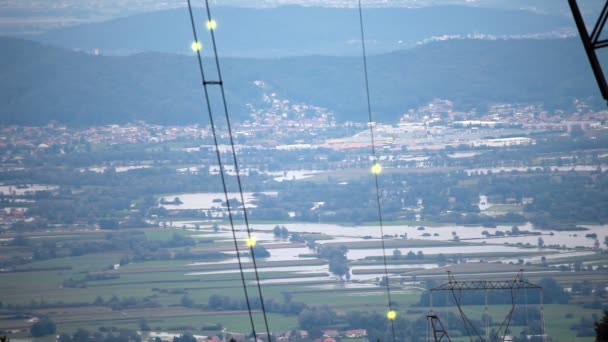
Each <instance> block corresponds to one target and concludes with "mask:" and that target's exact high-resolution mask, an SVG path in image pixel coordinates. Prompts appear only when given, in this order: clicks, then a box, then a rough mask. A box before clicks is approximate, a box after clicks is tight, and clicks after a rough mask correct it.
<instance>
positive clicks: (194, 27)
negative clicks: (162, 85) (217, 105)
mask: <svg viewBox="0 0 608 342" xmlns="http://www.w3.org/2000/svg"><path fill="white" fill-rule="evenodd" d="M187 3H188V13H189V16H190V23H191V25H192V34H193V36H194V44H195V45H194V46H195V47H198V48H195V49H194V50H195V51H196V57H197V62H198V68H199V73H200V76H201V79H202V84H203V90H204V96H205V101H206V105H207V112H208V115H209V122H210V125H211V132H212V136H213V142H214V145H215V153H216V157H217V161H218V165H219V169H220V172H219V173H220V178H221V182H222V189H223V192H224V197H225V199H226V209H227V212H228V219H229V222H230V228H231V231H232V238H233V242H234V248H235V250H236V256H237V262H238V267H239V273H240V277H241V284H242V287H243V292H244V295H245V302H246V305H247V313H248V316H249V322H250V324H251V329H252V334H253V337H254V338H255V340H256V341H257V333H256V329H255V323H254V321H253V313H252V308H251V301H250V299H249V293H248V290H247V285H246V282H245V274H244V271H243V263H242V260H241V255H240V250H239V246H238V242H237V238H236V229H235V226H234V219H233V215H232V207H231V205H230V199H229V196H228V188H227V185H226V177H225V172H224V165H223V163H222V158H221V154H220V149H219V143H218V140H217V132H216V128H215V123H214V119H213V111H212V109H211V102H210V96H209V90H208V88H207V85H208V84H210V83H208V82H207V79H206V76H205V72H204V68H203V62H202V58H201V53H200V45H199V44H200V42H199V40H198V34H197V31H196V24H195V20H194V15H193V11H192V3H191V1H190V0H187ZM208 15H209V12H208ZM209 20H211V19H209ZM211 31H212V32H213V30H211ZM214 46H215V43H214ZM215 56H216V59H217V51H216V55H215ZM216 65H217V66H218V74H219V62H217V61H216ZM218 83H219V85H220V86H221V85H222V81H221V78H220V81H219V82H218ZM212 84H217V83H216V82H212ZM221 89H222V95H223V93H224V92H223V87H221ZM224 103H225V97H224ZM226 115H227V112H226ZM239 190H240V187H239ZM241 196H242V190H241ZM243 205H244V203H243ZM248 231H249V229H248ZM251 254H252V260H255V256H254V255H253V252H252V253H251ZM254 270H255V271H256V276H257V268H256V265H255V262H254ZM257 282H258V287H259V286H260V284H259V279H257ZM260 300H261V302H262V303H263V299H262V298H261V297H260ZM262 309H263V313H264V318H265V319H266V313H265V310H264V307H263V305H262ZM266 324H267V323H266ZM267 330H268V329H267ZM268 336H269V339H270V331H268Z"/></svg>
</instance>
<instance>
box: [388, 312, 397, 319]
mask: <svg viewBox="0 0 608 342" xmlns="http://www.w3.org/2000/svg"><path fill="white" fill-rule="evenodd" d="M386 318H388V319H389V320H391V321H392V320H394V319H395V318H397V311H395V310H390V311H389V312H387V313H386Z"/></svg>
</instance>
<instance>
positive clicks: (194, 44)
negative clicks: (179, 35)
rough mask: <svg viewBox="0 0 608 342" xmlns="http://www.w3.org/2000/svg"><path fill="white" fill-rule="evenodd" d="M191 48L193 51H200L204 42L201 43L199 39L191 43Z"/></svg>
mask: <svg viewBox="0 0 608 342" xmlns="http://www.w3.org/2000/svg"><path fill="white" fill-rule="evenodd" d="M190 48H192V51H194V52H199V51H201V49H202V48H203V44H201V42H198V41H193V42H192V45H190Z"/></svg>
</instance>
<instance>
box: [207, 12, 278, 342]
mask: <svg viewBox="0 0 608 342" xmlns="http://www.w3.org/2000/svg"><path fill="white" fill-rule="evenodd" d="M205 7H206V8H207V20H208V21H207V27H208V28H209V32H210V33H211V42H212V45H213V54H214V56H215V66H216V68H217V75H218V85H219V87H220V92H221V94H222V105H223V107H224V116H225V117H226V125H227V128H228V136H229V137H230V147H231V149H232V159H233V162H234V170H235V173H236V180H237V185H238V189H239V194H240V197H241V203H242V207H243V218H244V220H245V228H246V230H247V238H248V240H247V241H248V245H249V251H250V253H251V260H252V263H253V271H254V273H255V280H256V284H257V288H258V294H259V295H260V305H261V307H262V314H263V316H264V325H265V328H266V332H267V334H268V341H271V340H272V339H271V337H270V328H269V326H268V317H267V315H266V308H265V306H264V295H263V294H262V286H261V285H260V276H259V273H258V268H257V263H256V259H255V253H254V251H253V247H254V246H255V241H254V240H253V239H252V237H251V229H250V228H249V217H248V215H247V207H246V206H245V196H244V195H243V184H242V182H241V175H240V171H239V163H238V160H237V157H236V148H235V145H234V137H233V135H232V126H231V125H230V115H229V114H228V104H227V101H226V93H225V91H224V82H223V80H222V71H221V68H220V59H219V57H218V54H217V44H216V41H215V26H216V23H215V20H214V19H213V17H212V16H211V8H210V7H209V0H205Z"/></svg>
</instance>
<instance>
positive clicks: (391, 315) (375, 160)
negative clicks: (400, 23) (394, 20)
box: [359, 0, 396, 342]
mask: <svg viewBox="0 0 608 342" xmlns="http://www.w3.org/2000/svg"><path fill="white" fill-rule="evenodd" d="M359 27H360V29H361V48H362V51H361V52H362V55H363V72H364V75H365V95H366V99H367V114H368V118H369V122H368V125H369V133H370V140H371V143H372V162H373V163H372V169H371V170H372V173H373V174H374V181H375V185H376V204H377V206H378V220H379V223H380V241H381V242H382V260H383V262H384V279H385V280H386V296H387V299H388V313H387V318H388V319H389V320H390V322H391V331H392V335H393V342H395V323H394V320H395V318H396V312H395V311H393V307H392V305H393V304H392V301H391V288H390V281H389V277H388V266H387V261H386V246H385V243H384V223H383V220H382V206H381V204H380V185H379V183H378V175H379V174H380V172H381V170H382V167H381V166H380V164H379V163H378V158H377V156H376V146H375V141H374V126H373V122H374V121H373V118H372V105H371V100H370V95H369V77H368V71H367V52H366V50H365V33H364V32H365V30H364V26H363V9H362V7H361V0H359Z"/></svg>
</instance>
